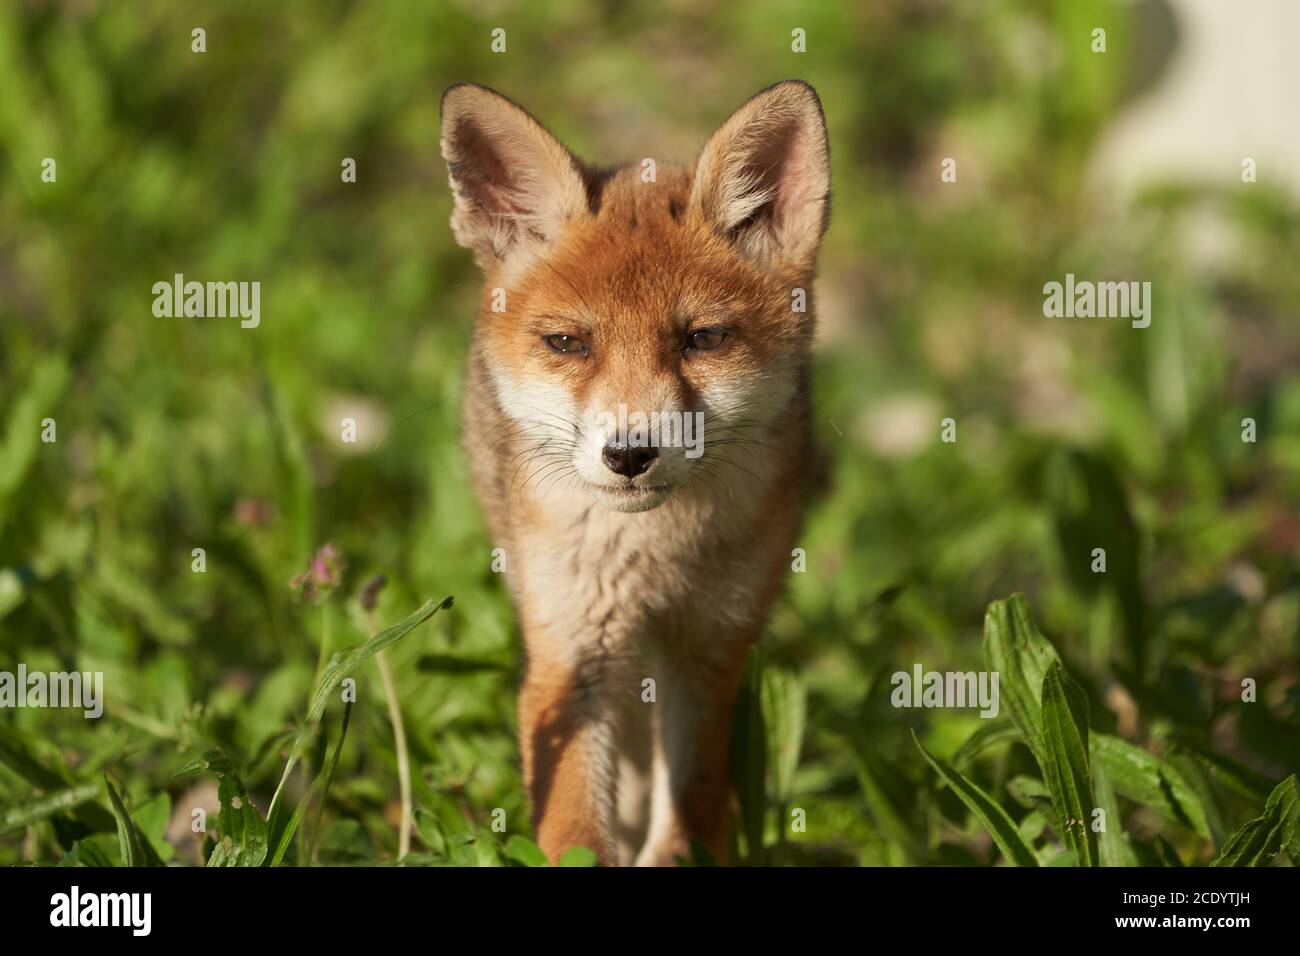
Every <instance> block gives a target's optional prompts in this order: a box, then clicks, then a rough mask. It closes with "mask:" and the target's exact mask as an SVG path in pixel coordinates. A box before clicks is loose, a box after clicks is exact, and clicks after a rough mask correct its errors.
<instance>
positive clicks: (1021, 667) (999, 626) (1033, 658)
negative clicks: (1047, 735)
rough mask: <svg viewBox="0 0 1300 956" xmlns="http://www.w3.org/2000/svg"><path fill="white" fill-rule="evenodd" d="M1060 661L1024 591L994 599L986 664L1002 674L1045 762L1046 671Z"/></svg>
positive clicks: (1005, 697)
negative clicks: (1035, 616)
mask: <svg viewBox="0 0 1300 956" xmlns="http://www.w3.org/2000/svg"><path fill="white" fill-rule="evenodd" d="M1058 661H1060V656H1059V655H1058V654H1057V653H1056V648H1054V647H1052V645H1051V643H1050V642H1049V641H1048V640H1047V639H1046V638H1045V637H1043V635H1042V634H1041V633H1039V631H1038V628H1037V626H1035V624H1034V621H1033V617H1032V616H1031V615H1030V613H1029V602H1028V601H1026V600H1025V596H1024V595H1023V594H1013V595H1012V596H1011V597H1010V598H1009V599H1007V600H1005V601H994V602H993V603H992V604H990V605H989V609H988V612H987V613H986V614H985V615H984V666H985V667H986V668H988V670H990V671H992V672H994V673H996V674H997V675H998V689H999V695H1000V697H1001V700H1002V701H1003V702H1005V703H1006V705H1007V710H1009V711H1010V712H1011V719H1012V720H1013V721H1015V724H1016V726H1017V727H1019V728H1020V732H1021V733H1022V734H1023V735H1024V737H1025V743H1027V744H1028V745H1029V749H1030V750H1031V751H1033V754H1034V756H1035V757H1036V758H1038V762H1039V765H1042V763H1043V760H1044V755H1045V752H1046V745H1045V744H1044V742H1043V722H1042V686H1043V675H1044V674H1046V673H1047V670H1048V668H1049V667H1051V666H1052V664H1054V663H1057V662H1058Z"/></svg>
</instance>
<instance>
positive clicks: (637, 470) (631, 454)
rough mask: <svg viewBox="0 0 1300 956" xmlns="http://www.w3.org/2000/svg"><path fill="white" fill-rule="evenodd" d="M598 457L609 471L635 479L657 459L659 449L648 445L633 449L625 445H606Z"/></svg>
mask: <svg viewBox="0 0 1300 956" xmlns="http://www.w3.org/2000/svg"><path fill="white" fill-rule="evenodd" d="M600 457H601V459H602V460H603V461H604V462H605V467H606V468H608V469H609V470H610V471H612V472H616V473H617V474H620V475H623V476H624V477H625V478H635V477H636V476H637V475H643V474H645V473H646V472H647V471H649V469H650V466H651V465H653V464H654V461H655V459H656V458H658V457H659V449H658V448H654V447H652V446H650V445H638V446H636V447H633V448H629V447H628V446H627V445H606V446H605V448H604V449H603V450H602V451H601V453H600Z"/></svg>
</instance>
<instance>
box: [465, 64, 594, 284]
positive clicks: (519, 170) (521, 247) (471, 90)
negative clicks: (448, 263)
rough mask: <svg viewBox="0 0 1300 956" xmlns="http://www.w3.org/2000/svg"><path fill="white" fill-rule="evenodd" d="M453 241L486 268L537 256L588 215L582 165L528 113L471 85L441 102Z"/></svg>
mask: <svg viewBox="0 0 1300 956" xmlns="http://www.w3.org/2000/svg"><path fill="white" fill-rule="evenodd" d="M442 156H443V158H444V159H445V160H446V161H447V170H448V172H449V173H450V174H451V189H452V193H453V195H454V197H455V203H456V207H455V210H454V212H453V213H452V216H451V228H452V232H453V233H454V234H455V236H456V241H457V242H459V243H460V244H461V245H462V246H465V247H466V248H467V249H472V250H473V251H474V255H475V258H476V259H477V260H478V263H479V265H480V266H482V267H483V268H484V269H492V268H499V267H501V266H503V265H505V264H507V263H510V264H512V265H513V264H515V263H517V262H519V261H521V260H523V259H526V258H528V257H530V256H532V255H535V254H537V252H538V251H540V249H541V247H543V246H544V245H545V244H546V243H548V242H550V241H551V240H552V239H554V238H555V236H556V235H557V234H558V233H559V232H560V230H561V229H562V228H563V227H564V224H565V223H566V222H568V221H569V220H571V219H573V218H575V217H577V216H580V215H583V214H584V213H585V212H586V210H587V189H586V181H585V178H584V175H583V171H582V166H581V164H580V163H579V162H578V160H577V159H575V158H574V156H573V154H572V153H570V152H569V151H568V150H567V149H565V148H564V147H563V146H562V145H560V142H559V140H557V139H556V138H555V137H554V136H552V135H551V134H550V133H548V132H547V131H546V130H545V129H544V128H543V127H542V125H541V124H540V123H539V122H537V120H535V119H533V118H532V116H530V115H529V114H528V113H527V112H526V111H524V110H523V109H521V108H520V107H518V106H516V105H515V104H514V103H512V102H511V101H510V100H508V99H506V98H505V97H504V96H501V95H500V94H499V93H494V92H493V91H492V90H489V89H487V88H486V87H482V86H475V85H474V84H472V83H462V84H460V85H458V86H453V87H452V88H451V89H449V90H448V91H447V92H446V93H444V94H443V97H442Z"/></svg>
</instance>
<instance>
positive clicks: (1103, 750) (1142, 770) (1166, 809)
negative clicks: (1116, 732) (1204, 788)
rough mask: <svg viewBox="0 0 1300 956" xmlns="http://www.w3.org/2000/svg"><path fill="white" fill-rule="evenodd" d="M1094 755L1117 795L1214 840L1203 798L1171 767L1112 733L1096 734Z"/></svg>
mask: <svg viewBox="0 0 1300 956" xmlns="http://www.w3.org/2000/svg"><path fill="white" fill-rule="evenodd" d="M1092 753H1093V754H1094V755H1095V757H1096V758H1097V761H1098V762H1099V763H1100V764H1101V765H1102V767H1104V768H1105V772H1106V775H1107V777H1109V779H1110V781H1111V783H1112V784H1113V785H1114V787H1115V790H1116V792H1118V793H1119V794H1121V795H1123V796H1125V797H1128V798H1129V799H1130V800H1135V801H1137V802H1138V803H1141V804H1144V805H1146V806H1148V807H1151V808H1152V809H1153V810H1155V811H1156V812H1157V813H1159V814H1161V815H1162V816H1165V817H1168V818H1169V819H1170V820H1173V821H1174V822H1176V823H1181V824H1183V825H1184V826H1186V827H1188V828H1190V829H1192V830H1195V831H1196V833H1197V834H1198V835H1199V836H1201V837H1204V838H1205V839H1207V840H1208V839H1210V825H1209V823H1208V822H1206V819H1205V809H1204V807H1202V806H1201V801H1200V798H1199V797H1197V796H1196V792H1195V791H1194V790H1193V789H1192V788H1191V786H1189V785H1188V783H1187V780H1186V779H1185V778H1184V777H1183V775H1182V774H1181V773H1179V772H1178V771H1177V770H1176V769H1175V768H1174V767H1173V766H1172V765H1171V764H1168V763H1166V762H1165V761H1163V760H1161V759H1160V758H1159V757H1156V756H1154V755H1153V754H1149V753H1147V752H1146V751H1145V750H1143V749H1142V748H1141V747H1135V746H1134V745H1133V744H1130V743H1129V742H1128V741H1126V740H1121V739H1120V738H1119V737H1112V736H1111V735H1110V734H1093V735H1092Z"/></svg>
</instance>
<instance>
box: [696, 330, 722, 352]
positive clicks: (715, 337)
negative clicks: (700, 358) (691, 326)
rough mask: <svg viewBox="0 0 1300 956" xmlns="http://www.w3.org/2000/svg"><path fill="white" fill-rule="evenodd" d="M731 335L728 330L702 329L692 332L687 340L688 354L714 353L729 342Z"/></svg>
mask: <svg viewBox="0 0 1300 956" xmlns="http://www.w3.org/2000/svg"><path fill="white" fill-rule="evenodd" d="M730 334H731V333H730V332H728V331H727V330H726V329H700V330H699V331H698V332H692V333H691V334H690V335H689V336H687V339H686V351H688V352H712V351H713V350H714V349H716V348H718V347H719V346H721V345H722V343H723V342H725V341H726V340H727V336H728V335H730Z"/></svg>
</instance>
